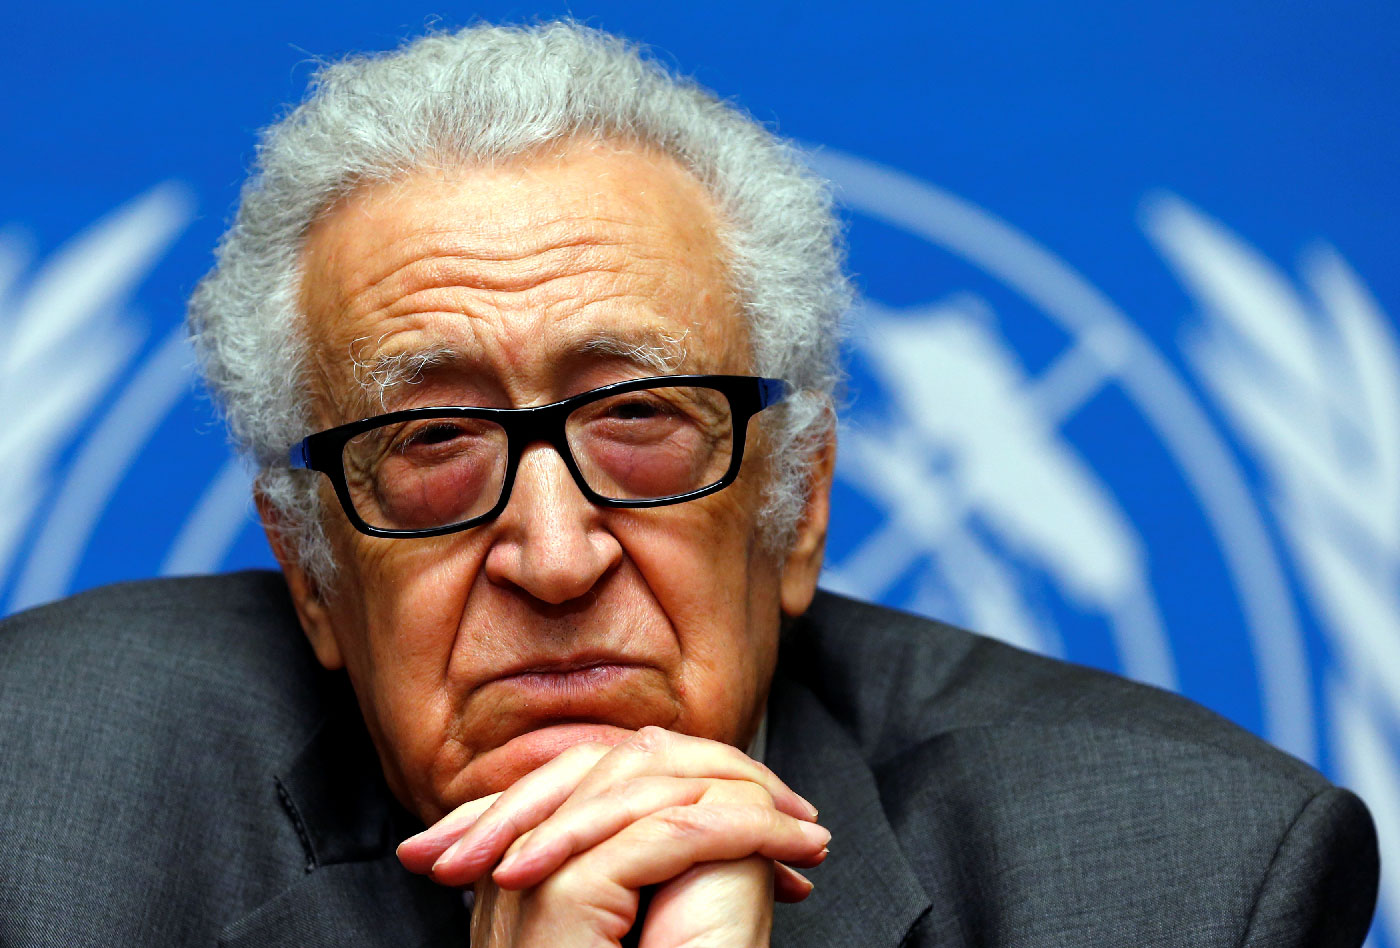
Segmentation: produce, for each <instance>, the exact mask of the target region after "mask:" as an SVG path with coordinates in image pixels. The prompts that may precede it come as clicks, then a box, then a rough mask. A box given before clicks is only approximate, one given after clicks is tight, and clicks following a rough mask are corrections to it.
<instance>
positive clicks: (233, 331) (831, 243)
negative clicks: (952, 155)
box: [189, 21, 850, 582]
mask: <svg viewBox="0 0 1400 948" xmlns="http://www.w3.org/2000/svg"><path fill="white" fill-rule="evenodd" d="M580 137H582V138H589V139H595V140H614V141H618V142H623V143H630V144H636V145H641V146H643V147H648V148H654V149H656V150H658V151H660V152H662V153H664V154H667V155H670V156H671V157H672V158H674V159H675V160H677V161H678V162H680V164H681V165H682V166H683V167H685V168H686V169H688V170H689V172H690V173H691V174H693V175H694V176H695V178H696V179H697V180H699V181H700V183H701V184H702V185H704V187H705V188H706V190H707V191H708V193H709V195H710V197H711V199H712V201H713V203H714V205H715V207H716V209H717V211H718V214H719V218H720V221H721V227H720V239H721V243H722V246H723V247H724V250H725V254H726V263H727V265H728V275H729V279H730V281H731V284H732V286H731V289H732V291H733V292H734V293H735V296H736V298H737V300H738V301H739V305H740V308H741V311H742V314H743V316H744V317H745V318H746V320H747V323H748V328H749V336H750V339H751V344H752V361H753V370H754V371H755V372H757V373H758V374H760V375H766V376H772V377H777V378H784V379H787V380H788V381H789V382H790V383H792V385H793V386H794V388H795V389H796V394H795V395H794V396H793V397H792V398H791V399H790V400H789V401H788V403H786V404H785V405H783V406H781V407H780V408H778V409H770V410H769V411H768V412H765V413H764V415H763V416H760V418H763V419H764V425H765V427H764V430H765V432H767V434H768V439H769V445H770V461H769V464H770V477H769V484H768V488H767V493H766V496H765V501H764V506H763V510H762V512H761V520H760V522H761V524H762V530H763V532H764V539H765V541H766V542H767V543H768V544H769V546H770V547H771V548H773V549H777V550H781V549H783V548H785V547H786V546H787V545H788V544H790V543H791V541H792V537H793V536H794V531H795V527H796V525H797V522H798V520H799V519H800V517H801V515H802V512H803V509H804V501H805V498H806V488H807V484H808V477H809V472H810V470H811V467H810V466H811V463H812V459H813V457H814V448H815V447H816V446H818V445H820V444H821V442H822V440H823V439H824V438H825V437H827V436H828V434H829V432H830V430H831V427H832V425H834V423H835V422H834V415H833V412H832V409H831V404H832V401H831V395H832V390H833V388H834V386H835V384H836V381H837V376H838V370H837V364H836V362H837V346H838V335H839V332H838V330H839V325H840V319H841V316H842V314H843V313H844V312H845V310H846V308H847V306H848V305H849V303H850V289H849V284H848V283H847V281H846V278H845V276H844V275H843V273H842V270H841V263H842V256H841V248H840V231H839V228H838V225H837V223H836V220H835V217H834V215H833V213H832V210H831V197H830V193H829V190H828V188H827V186H826V184H825V182H823V181H821V180H820V179H819V178H817V177H816V176H815V175H813V174H812V173H811V172H809V171H808V170H807V169H806V168H805V166H804V164H803V163H802V161H801V160H800V158H799V155H798V153H797V151H796V149H795V148H794V147H793V146H791V145H789V144H788V143H786V142H784V141H783V140H781V139H779V138H778V137H777V136H775V135H774V134H772V133H771V132H769V131H768V130H767V129H765V128H763V127H762V126H761V125H759V124H758V123H757V122H755V121H754V120H753V119H752V118H750V117H749V116H748V115H746V114H744V113H743V112H742V111H740V110H739V109H737V108H736V107H734V106H733V105H731V104H729V103H726V102H722V101H720V100H719V99H718V98H716V97H715V96H714V95H713V94H712V93H710V92H708V91H707V90H704V89H701V88H699V87H698V86H697V85H695V84H694V83H693V82H690V81H689V80H686V79H683V78H679V77H677V76H675V75H673V74H671V73H670V72H668V71H667V70H666V69H665V68H664V67H662V66H660V65H659V64H657V63H656V62H654V61H652V60H650V59H647V58H645V57H644V55H643V53H642V51H641V50H639V49H638V48H636V47H634V46H632V45H630V44H628V43H627V42H625V41H623V40H621V39H619V38H617V37H614V36H611V35H609V34H606V33H602V32H599V31H597V30H593V29H590V28H587V27H584V26H581V25H579V24H577V23H575V22H572V21H556V22H549V23H544V24H541V25H538V26H531V27H502V26H476V27H471V28H468V29H464V30H461V31H459V32H456V33H435V34H430V35H427V36H423V37H420V38H418V39H416V40H413V41H412V42H410V43H408V44H407V45H405V46H404V47H402V48H401V49H398V50H396V51H394V52H389V53H384V54H379V55H371V56H353V57H350V58H348V59H345V60H343V61H341V62H337V63H332V64H330V65H326V66H323V67H322V68H321V69H319V70H318V72H317V73H316V75H315V76H314V77H313V80H312V82H311V86H310V89H309V91H308V94H307V97H306V99H305V101H303V102H302V103H301V105H299V106H297V107H296V108H295V109H294V110H293V111H292V112H291V113H290V114H288V115H287V116H286V117H285V118H283V119H282V120H281V121H279V122H277V123H276V124H274V125H272V126H270V127H269V128H267V129H266V130H264V132H263V134H262V138H261V141H260V143H259V146H258V152H257V162H256V165H255V167H254V169H253V173H252V175H251V176H250V178H249V180H248V181H247V183H246V184H245V185H244V187H243V192H242V196H241V200H240V204H239V208H238V212H237V215H236V217H235V218H234V222H233V224H232V226H231V227H230V228H229V229H228V231H227V232H226V233H225V234H224V236H223V238H222V239H221V240H220V242H219V245H218V248H217V250H216V254H215V258H216V262H215V265H214V268H213V269H212V270H211V271H210V272H209V273H208V274H207V275H206V276H205V277H204V278H203V280H201V281H200V283H199V285H198V287H197V288H196V289H195V291H194V294H193V296H192V298H191V299H190V306H189V330H190V333H191V335H192V337H193V340H194V344H195V348H196V351H197V352H198V354H199V359H200V362H201V365H202V367H203V370H204V377H205V380H206V383H207V384H208V386H209V388H210V389H211V390H212V391H213V393H214V395H215V396H216V398H217V399H218V400H219V401H220V403H221V405H222V408H223V411H224V414H225V416H226V419H227V422H228V426H229V430H230V434H231V436H232V438H233V440H234V443H235V445H236V446H237V447H238V448H239V449H240V450H241V451H242V452H244V453H245V454H247V455H248V456H250V457H251V458H252V460H253V461H254V463H255V464H256V465H257V467H258V471H259V473H258V478H257V485H258V489H259V490H260V491H261V492H262V494H263V495H264V496H265V497H266V499H267V500H268V501H269V502H270V503H271V504H272V505H273V506H274V507H275V508H276V511H277V517H276V519H277V521H278V523H277V524H276V526H275V528H276V529H279V530H280V531H281V532H282V536H283V540H284V542H286V543H287V545H288V548H289V549H290V550H291V551H292V552H293V554H294V555H295V556H296V557H297V558H298V559H299V561H300V562H301V564H302V566H303V567H304V568H305V569H306V570H307V571H308V572H309V573H310V575H311V576H312V577H313V579H316V580H317V581H320V582H326V581H328V580H330V579H331V577H332V576H333V574H334V569H335V564H334V561H333V559H332V556H331V552H330V546H329V543H328V541H327V539H326V535H325V533H324V528H323V524H322V519H321V518H322V516H323V513H324V511H323V510H322V506H321V499H320V498H321V494H320V490H319V485H318V480H319V477H320V476H319V475H315V474H312V473H310V472H305V471H295V470H292V469H290V468H289V467H288V465H287V448H288V447H289V446H290V445H291V444H292V443H293V442H295V441H298V440H299V439H301V438H302V437H304V436H305V435H306V434H308V433H309V430H310V425H311V398H310V384H309V379H308V353H307V343H306V337H305V332H304V328H303V316H302V314H300V313H299V312H298V308H297V299H298V292H299V289H300V281H301V271H300V264H299V261H300V255H301V251H302V246H303V242H304V240H305V238H306V234H307V231H308V229H309V228H310V226H311V224H312V222H313V221H314V220H315V219H316V218H317V216H318V215H319V214H321V213H322V212H324V211H325V210H326V209H327V208H328V207H330V206H331V205H333V204H335V203H336V202H337V201H339V200H340V199H342V198H343V197H345V196H346V195H347V194H349V193H350V192H352V191H353V190H354V189H355V188H357V187H359V186H361V185H363V184H365V183H369V182H377V181H384V180H391V179H398V178H402V177H403V176H406V175H408V174H410V173H411V172H413V171H414V170H415V169H419V168H423V167H430V166H440V165H442V164H444V163H454V162H455V163H463V164H466V165H473V164H485V163H490V162H499V161H504V160H509V159H511V158H513V157H519V156H522V155H526V154H528V153H530V152H532V151H533V150H535V149H538V148H539V147H541V146H543V145H546V144H549V143H553V142H559V141H563V140H566V139H571V138H580ZM350 357H352V356H350V355H347V358H350ZM396 368H398V369H401V370H403V371H402V372H395V373H393V374H395V375H399V374H403V373H404V372H406V374H407V375H409V376H412V375H413V373H414V367H411V366H403V367H396ZM766 416H774V417H773V418H769V417H766Z"/></svg>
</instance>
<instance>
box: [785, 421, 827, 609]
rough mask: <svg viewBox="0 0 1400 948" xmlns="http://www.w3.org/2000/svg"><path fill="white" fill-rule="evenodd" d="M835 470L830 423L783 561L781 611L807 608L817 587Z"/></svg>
mask: <svg viewBox="0 0 1400 948" xmlns="http://www.w3.org/2000/svg"><path fill="white" fill-rule="evenodd" d="M835 471H836V426H835V425H833V426H832V427H831V430H830V431H828V432H827V435H826V438H825V439H824V440H823V441H822V444H821V446H820V447H819V448H817V451H816V454H815V456H814V457H813V458H812V467H811V476H810V478H809V479H808V481H807V503H806V507H805V509H804V511H803V514H802V520H801V521H799V523H798V524H797V539H796V542H794V543H793V545H792V549H791V550H789V551H788V555H787V559H786V560H785V561H784V563H783V576H782V581H781V582H782V587H781V593H782V607H783V614H784V615H786V616H789V617H792V618H796V617H797V616H800V615H802V613H804V612H806V611H807V607H808V606H810V605H811V604H812V597H813V596H814V595H815V594H816V591H817V577H818V576H820V575H821V571H822V554H823V552H824V551H825V549H826V527H827V522H828V521H829V520H830V519H831V479H832V477H833V476H834V474H835Z"/></svg>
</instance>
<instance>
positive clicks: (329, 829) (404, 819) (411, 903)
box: [219, 688, 468, 948]
mask: <svg viewBox="0 0 1400 948" xmlns="http://www.w3.org/2000/svg"><path fill="white" fill-rule="evenodd" d="M346 691H347V692H348V688H347V689H346ZM341 697H342V700H341V701H340V702H339V710H338V711H337V712H335V713H333V714H332V715H331V716H330V717H329V718H327V720H326V721H325V722H324V723H323V724H322V726H321V727H320V728H319V729H318V730H317V731H316V733H315V735H314V736H313V737H312V738H311V740H310V741H309V742H308V743H307V745H306V747H305V748H303V750H302V751H301V752H300V753H299V754H298V755H297V756H296V757H295V759H293V760H292V761H291V762H289V763H288V764H287V766H285V767H283V768H282V769H281V772H280V773H279V775H278V776H277V777H276V782H277V791H278V796H279V798H280V799H281V801H282V805H283V807H284V808H285V810H286V812H287V816H288V818H289V819H290V820H291V821H292V824H293V825H294V826H295V827H296V831H297V835H298V837H299V838H300V839H301V843H302V847H303V849H304V856H305V868H306V874H305V875H304V876H303V877H302V878H301V879H300V880H298V882H297V883H296V884H294V885H293V886H291V887H290V888H288V889H287V890H285V891H283V892H282V893H281V894H280V895H278V896H277V897H276V898H273V899H272V900H270V901H269V902H267V903H265V904H263V905H261V906H259V907H258V908H256V909H255V910H253V911H252V912H250V913H248V914H247V915H245V916H243V917H241V918H239V919H237V920H236V921H234V922H233V923H232V924H230V925H228V926H227V927H226V928H225V929H224V933H223V937H221V938H220V940H219V944H220V945H224V946H228V948H255V946H256V948H282V946H285V948H294V946H295V948H320V946H326V948H330V946H332V945H335V946H349V945H386V946H387V945H394V946H427V945H440V944H455V945H462V944H465V943H466V938H467V929H468V920H467V915H466V911H465V910H464V908H463V906H462V901H461V898H460V896H459V895H458V894H457V893H456V892H454V891H452V890H449V889H444V888H442V887H441V886H438V885H436V884H435V883H433V882H430V881H428V880H427V879H425V878H422V877H420V876H415V875H412V874H411V873H409V872H408V871H406V870H405V869H404V868H403V867H402V866H401V865H399V861H398V859H397V858H396V857H395V856H394V847H395V845H396V844H397V842H398V841H399V840H401V839H403V838H404V837H405V836H407V835H409V834H410V833H412V832H413V831H414V830H415V829H416V828H417V827H415V825H414V821H413V820H412V818H411V817H409V815H408V814H407V813H405V812H404V811H403V809H402V808H401V807H400V806H399V805H398V803H397V802H396V801H395V800H394V799H393V797H392V795H391V794H390V793H389V789H388V787H387V786H386V785H385V783H384V778H383V775H382V772H381V771H380V768H379V761H378V758H377V756H376V755H375V753H374V748H373V746H372V745H371V743H370V741H369V737H368V735H367V734H366V733H365V730H364V725H363V723H361V719H360V717H359V711H358V708H356V707H355V706H354V702H353V697H348V700H347V696H341Z"/></svg>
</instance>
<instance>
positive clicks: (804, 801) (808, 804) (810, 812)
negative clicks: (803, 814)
mask: <svg viewBox="0 0 1400 948" xmlns="http://www.w3.org/2000/svg"><path fill="white" fill-rule="evenodd" d="M797 799H799V800H801V801H802V804H803V806H805V807H807V810H808V814H807V815H808V816H809V817H811V818H812V819H814V820H815V819H816V818H817V808H816V807H814V806H812V801H811V800H808V799H807V798H806V797H804V796H799V797H798V798H797Z"/></svg>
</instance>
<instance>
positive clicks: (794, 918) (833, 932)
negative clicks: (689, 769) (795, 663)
mask: <svg viewBox="0 0 1400 948" xmlns="http://www.w3.org/2000/svg"><path fill="white" fill-rule="evenodd" d="M768 708H769V711H768V715H769V716H768V727H769V732H768V752H767V754H766V758H767V762H768V764H769V766H770V767H772V768H773V770H774V771H776V772H777V774H778V776H780V777H782V778H783V780H784V781H786V782H787V784H788V785H789V786H791V787H792V788H793V789H794V790H796V791H797V792H798V793H800V794H802V795H803V796H804V797H806V798H807V799H808V800H811V801H812V803H813V804H814V805H815V806H816V807H817V809H818V810H820V811H821V815H820V817H818V819H819V820H820V821H821V823H822V825H823V826H825V827H826V828H827V829H829V830H831V855H830V856H828V857H827V860H826V862H825V863H824V864H822V865H821V866H819V867H817V868H816V869H813V870H811V871H810V873H808V874H809V875H810V877H811V879H812V881H813V882H814V883H815V884H816V890H815V891H814V892H813V893H812V894H811V895H810V896H808V897H807V899H806V901H804V902H800V903H798V904H796V905H779V906H777V908H776V911H775V913H774V918H773V945H774V946H775V948H798V946H802V948H823V946H830V948H837V946H843V948H845V946H850V945H862V946H868V948H882V946H890V948H893V946H896V945H898V944H900V942H901V941H902V940H903V939H904V936H905V935H906V934H907V933H908V932H909V929H910V928H911V927H912V926H913V925H914V923H915V921H917V920H918V918H919V917H920V916H921V915H923V914H924V913H925V912H926V911H927V910H928V909H929V907H930V905H931V902H930V899H929V896H928V893H927V892H925V891H924V888H923V886H922V885H920V883H919V880H918V878H917V877H916V876H915V875H914V872H913V870H912V869H911V868H910V866H909V862H908V860H906V859H905V857H904V853H903V852H902V851H901V849H900V847H899V843H898V840H897V839H896V838H895V835H894V830H893V829H892V828H891V827H890V824H889V821H888V819H886V817H885V811H884V807H883V805H882V804H881V801H880V795H879V792H878V790H877V788H876V784H875V777H874V774H872V773H871V770H870V766H869V765H868V764H867V763H866V762H865V760H864V758H863V757H862V755H861V753H860V749H859V748H858V747H857V746H856V743H855V741H854V740H853V739H852V738H851V736H850V735H849V734H847V733H846V731H845V730H844V729H843V728H842V727H841V726H840V725H839V724H838V723H837V722H836V721H835V719H834V718H832V716H831V715H830V713H829V712H828V711H827V710H826V709H825V708H824V707H822V705H821V703H820V702H819V701H818V700H817V699H816V697H815V696H814V695H813V694H812V692H811V691H809V690H808V689H807V688H806V687H805V686H803V685H801V684H799V683H796V682H793V681H791V680H789V679H786V678H784V677H783V676H781V675H779V676H778V677H776V678H775V679H774V681H773V690H772V694H771V696H770V698H769V701H768Z"/></svg>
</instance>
